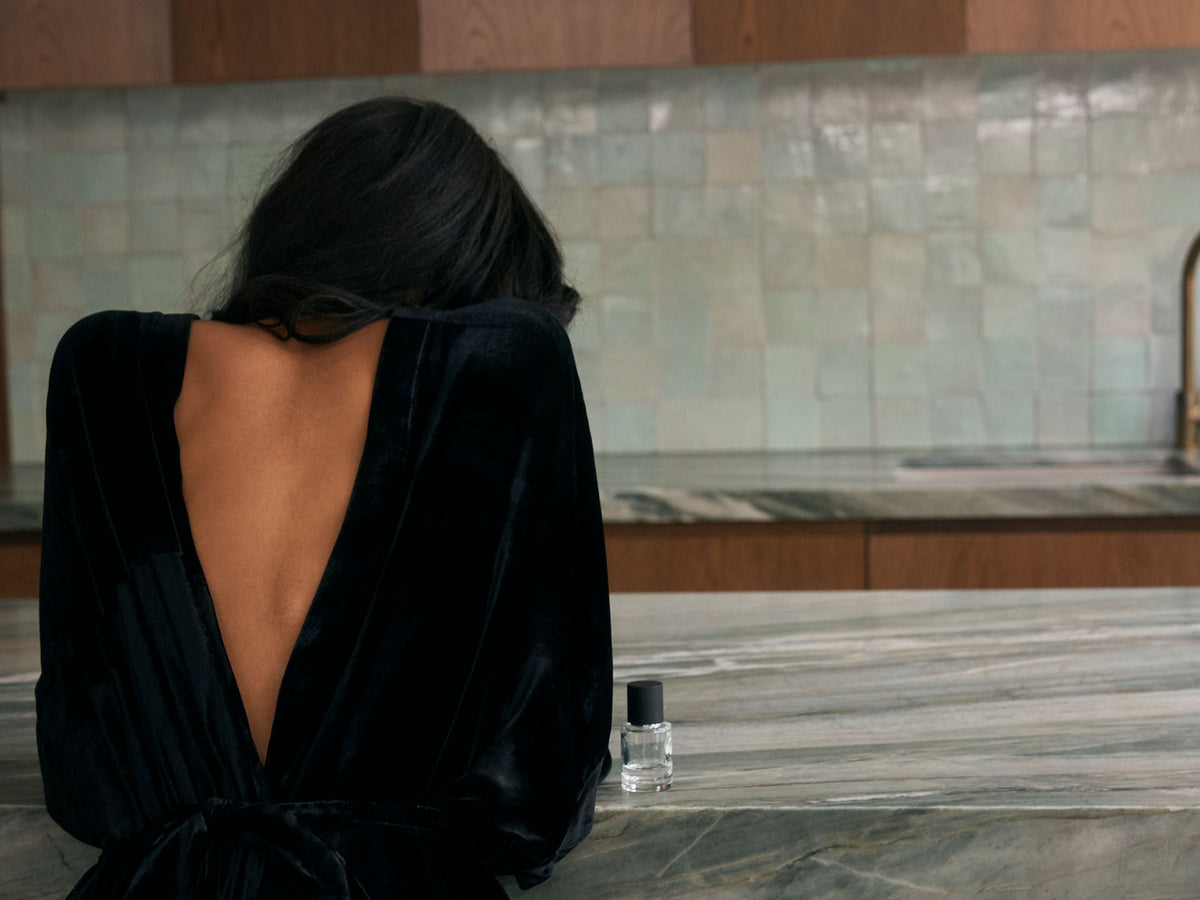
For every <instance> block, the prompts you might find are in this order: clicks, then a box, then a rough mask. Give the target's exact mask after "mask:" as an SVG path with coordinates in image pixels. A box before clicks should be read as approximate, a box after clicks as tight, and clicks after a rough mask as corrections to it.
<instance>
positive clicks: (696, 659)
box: [0, 589, 1200, 900]
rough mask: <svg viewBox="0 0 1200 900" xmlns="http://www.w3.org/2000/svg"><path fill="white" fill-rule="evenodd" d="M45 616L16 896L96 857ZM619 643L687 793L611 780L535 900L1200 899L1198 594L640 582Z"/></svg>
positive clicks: (23, 729) (9, 668)
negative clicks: (644, 589)
mask: <svg viewBox="0 0 1200 900" xmlns="http://www.w3.org/2000/svg"><path fill="white" fill-rule="evenodd" d="M32 610H33V605H32V604H31V603H30V602H29V601H14V602H10V603H6V604H2V605H0V647H3V648H4V650H5V655H6V657H7V656H8V655H9V654H13V659H12V661H9V660H7V659H6V661H5V662H4V663H3V668H2V669H0V672H2V673H3V674H2V675H0V683H2V686H3V688H4V690H3V691H0V722H2V723H3V735H4V740H3V751H2V752H3V761H4V764H3V766H2V767H0V871H3V872H4V873H5V874H6V876H8V878H7V884H8V885H9V886H8V887H5V886H0V898H9V897H11V898H17V897H20V898H29V897H54V896H59V897H61V896H62V895H63V894H65V892H66V890H67V888H68V887H69V886H70V884H71V883H73V881H74V879H75V878H77V877H78V874H79V872H80V871H81V870H82V869H83V868H86V866H87V864H88V863H89V861H90V859H92V858H94V851H92V850H90V849H89V848H86V847H83V846H82V845H79V844H77V843H75V842H73V841H71V840H70V839H69V838H67V837H66V836H65V835H63V834H62V833H61V832H60V831H59V830H58V829H57V828H56V827H55V826H54V825H53V823H51V822H50V821H49V820H48V819H47V818H46V816H45V812H44V810H43V809H41V808H40V795H39V794H38V789H37V787H38V786H37V780H36V759H35V754H34V749H33V732H32V727H33V721H32V715H31V706H32V686H33V683H32V677H31V675H32V672H33V671H36V670H31V669H29V668H28V663H29V661H30V660H31V659H32V658H33V657H31V656H30V650H29V641H30V640H32V639H33V636H34V633H35V630H34V629H33V628H32V624H33V622H34V618H33V612H32ZM613 637H614V647H615V655H614V664H615V679H616V681H617V686H618V689H617V692H616V702H615V704H614V721H615V722H619V721H620V720H621V719H622V718H623V717H624V710H623V689H622V687H621V686H622V685H623V684H624V683H625V682H626V681H628V680H632V679H635V678H641V677H654V678H660V679H662V680H663V681H664V684H665V685H666V709H667V715H668V718H670V719H671V721H672V722H673V724H674V737H675V753H676V755H675V764H676V778H675V783H674V785H673V787H672V788H671V790H670V791H668V792H665V793H662V794H654V795H629V794H625V793H623V792H622V791H621V790H620V787H619V779H618V778H617V777H616V774H615V773H614V775H613V776H610V778H609V779H608V781H606V782H605V784H603V785H602V786H601V790H600V795H599V803H598V807H597V814H596V825H595V829H594V832H593V834H592V836H591V837H589V838H588V839H587V840H586V841H585V842H584V843H583V844H582V845H581V846H580V847H579V848H577V849H576V850H575V851H574V852H573V853H571V854H570V855H569V856H568V857H567V858H566V859H565V860H564V861H563V862H562V863H561V865H560V867H559V869H558V871H557V872H556V874H555V876H554V877H553V878H552V879H551V880H550V881H549V882H547V883H546V884H544V885H542V886H540V887H538V888H535V889H534V890H533V891H532V892H531V893H530V894H529V895H528V896H530V897H531V898H532V897H539V898H543V897H544V898H547V900H553V898H579V897H589V898H592V897H597V898H643V897H703V898H709V897H712V898H743V897H745V898H770V897H854V898H859V897H924V896H929V895H933V896H948V897H965V896H973V897H989V898H993V897H994V898H999V897H1005V898H1007V897H1055V898H1058V897H1080V898H1085V897H1086V898H1108V897H1112V898H1126V897H1158V898H1163V897H1167V898H1184V897H1195V896H1196V895H1197V888H1196V885H1197V884H1200V740H1198V738H1200V733H1198V724H1197V723H1200V684H1198V683H1197V679H1196V672H1197V670H1198V668H1200V589H1137V590H1134V589H1108V590H1054V591H995V592H871V593H858V592H828V593H762V594H711V593H705V594H659V595H650V594H625V595H615V596H614V597H613ZM612 747H613V750H614V752H616V751H617V749H618V744H617V740H616V733H615V732H614V735H613V743H612ZM510 893H512V894H514V895H515V894H517V893H518V892H517V890H516V888H515V887H513V888H511V890H510Z"/></svg>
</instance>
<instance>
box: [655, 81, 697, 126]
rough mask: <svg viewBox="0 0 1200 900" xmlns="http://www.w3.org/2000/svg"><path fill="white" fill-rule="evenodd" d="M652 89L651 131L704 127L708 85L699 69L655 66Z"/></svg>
mask: <svg viewBox="0 0 1200 900" xmlns="http://www.w3.org/2000/svg"><path fill="white" fill-rule="evenodd" d="M649 91H650V96H649V113H650V130H651V131H654V132H660V131H691V132H698V131H702V130H703V129H704V85H703V81H702V77H701V73H700V72H699V71H698V70H697V69H652V70H651V71H650V73H649Z"/></svg>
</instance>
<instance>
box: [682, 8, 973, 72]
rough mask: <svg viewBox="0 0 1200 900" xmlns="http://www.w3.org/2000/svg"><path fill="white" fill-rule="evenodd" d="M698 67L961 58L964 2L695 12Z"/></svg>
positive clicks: (703, 9) (700, 9) (719, 9)
mask: <svg viewBox="0 0 1200 900" xmlns="http://www.w3.org/2000/svg"><path fill="white" fill-rule="evenodd" d="M695 15H696V25H695V28H696V61H697V62H698V63H724V62H751V61H755V62H773V61H777V60H788V59H829V58H837V57H863V56H908V55H919V54H943V53H961V52H963V50H964V49H965V46H966V38H965V19H964V11H963V0H744V2H739V3H737V4H733V3H730V4H728V5H726V4H723V3H721V2H720V0H700V2H697V4H696V12H695Z"/></svg>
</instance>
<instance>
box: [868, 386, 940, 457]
mask: <svg viewBox="0 0 1200 900" xmlns="http://www.w3.org/2000/svg"><path fill="white" fill-rule="evenodd" d="M873 409H874V418H873V423H872V424H873V430H874V438H875V446H876V447H881V448H894V449H898V450H906V449H924V448H927V447H929V446H930V444H931V443H932V439H931V438H930V435H929V398H928V397H888V398H887V399H886V400H876V401H875V403H874V406H873Z"/></svg>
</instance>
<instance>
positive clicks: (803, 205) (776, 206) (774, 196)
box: [762, 182, 816, 234]
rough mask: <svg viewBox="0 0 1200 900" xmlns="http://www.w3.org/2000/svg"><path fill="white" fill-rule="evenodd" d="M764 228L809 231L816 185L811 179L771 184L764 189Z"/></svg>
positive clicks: (814, 216) (796, 232) (789, 232)
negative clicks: (805, 181)
mask: <svg viewBox="0 0 1200 900" xmlns="http://www.w3.org/2000/svg"><path fill="white" fill-rule="evenodd" d="M762 202H763V231H764V232H766V233H768V234H775V233H778V234H808V233H811V232H812V231H813V227H814V224H815V219H816V212H815V209H816V189H815V186H814V184H813V183H812V182H807V183H793V184H773V185H771V186H770V187H769V188H767V189H765V190H764V191H763V195H762Z"/></svg>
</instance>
